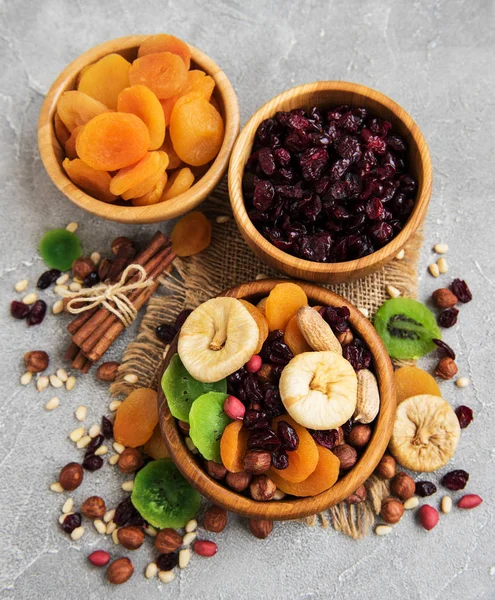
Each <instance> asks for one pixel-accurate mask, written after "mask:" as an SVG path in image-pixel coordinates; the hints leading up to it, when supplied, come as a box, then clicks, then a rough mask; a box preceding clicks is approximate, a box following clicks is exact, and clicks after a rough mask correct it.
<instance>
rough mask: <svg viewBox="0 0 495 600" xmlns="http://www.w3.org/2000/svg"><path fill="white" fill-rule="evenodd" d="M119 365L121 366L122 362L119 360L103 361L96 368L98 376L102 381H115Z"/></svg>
mask: <svg viewBox="0 0 495 600" xmlns="http://www.w3.org/2000/svg"><path fill="white" fill-rule="evenodd" d="M119 367H120V363H118V362H105V363H102V364H101V365H100V366H99V367H98V369H97V370H96V377H97V379H99V380H100V381H108V382H112V381H115V379H116V377H117V371H118V370H119Z"/></svg>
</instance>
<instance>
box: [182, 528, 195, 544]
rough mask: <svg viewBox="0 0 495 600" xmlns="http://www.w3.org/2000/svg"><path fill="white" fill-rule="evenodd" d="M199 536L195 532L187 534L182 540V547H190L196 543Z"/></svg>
mask: <svg viewBox="0 0 495 600" xmlns="http://www.w3.org/2000/svg"><path fill="white" fill-rule="evenodd" d="M197 535H198V534H197V533H196V532H195V531H190V532H188V533H186V535H185V536H184V537H183V538H182V545H183V546H189V544H191V543H192V542H194V540H195V539H196V536H197Z"/></svg>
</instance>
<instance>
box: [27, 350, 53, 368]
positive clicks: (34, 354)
mask: <svg viewBox="0 0 495 600" xmlns="http://www.w3.org/2000/svg"><path fill="white" fill-rule="evenodd" d="M49 362H50V359H49V357H48V354H47V353H46V352H45V351H44V350H31V352H26V354H25V355H24V364H25V365H26V369H27V370H28V371H29V372H30V373H41V372H42V371H44V370H45V369H47V368H48V364H49Z"/></svg>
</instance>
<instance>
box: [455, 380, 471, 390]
mask: <svg viewBox="0 0 495 600" xmlns="http://www.w3.org/2000/svg"><path fill="white" fill-rule="evenodd" d="M470 383H471V380H470V379H469V377H459V379H457V381H456V382H455V384H456V386H457V387H460V388H465V387H467V386H468V385H469V384H470Z"/></svg>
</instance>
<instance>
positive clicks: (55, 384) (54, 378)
mask: <svg viewBox="0 0 495 600" xmlns="http://www.w3.org/2000/svg"><path fill="white" fill-rule="evenodd" d="M49 379H50V385H51V386H53V387H54V388H61V387H63V385H64V382H63V381H60V379H59V378H58V377H57V376H56V375H50V377H49Z"/></svg>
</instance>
